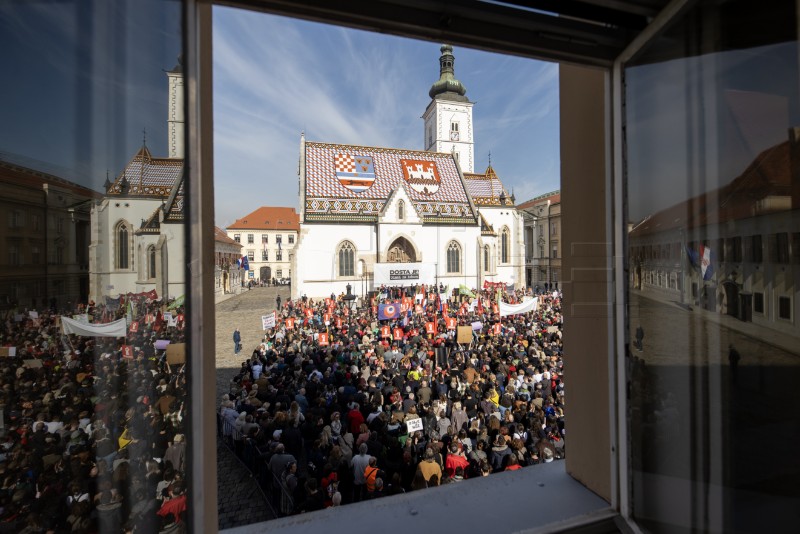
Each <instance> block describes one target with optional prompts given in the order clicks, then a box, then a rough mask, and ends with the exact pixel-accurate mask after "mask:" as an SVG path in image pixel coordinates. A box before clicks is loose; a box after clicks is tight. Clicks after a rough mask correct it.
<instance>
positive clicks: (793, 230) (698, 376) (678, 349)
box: [625, 2, 800, 532]
mask: <svg viewBox="0 0 800 534" xmlns="http://www.w3.org/2000/svg"><path fill="white" fill-rule="evenodd" d="M701 4H703V5H701V6H700V7H698V8H696V10H694V11H691V12H689V13H687V14H686V15H685V17H684V18H682V19H681V20H680V21H679V22H678V23H677V24H675V25H674V27H672V28H671V29H670V30H669V31H668V32H667V33H666V34H665V35H664V37H663V38H662V39H660V40H659V41H658V42H656V43H655V44H654V45H653V46H652V47H651V48H649V49H648V50H646V51H645V52H644V55H643V56H642V57H640V58H637V59H636V61H635V62H633V63H632V64H629V65H628V66H627V68H626V71H625V77H626V87H625V91H626V129H627V132H626V142H627V154H626V157H627V194H628V212H627V217H628V221H629V228H630V230H629V234H628V261H629V286H628V321H629V339H630V345H629V346H630V352H629V358H628V360H629V365H628V373H629V379H630V383H631V390H630V392H631V398H630V405H629V406H630V412H629V418H630V421H629V424H630V441H631V450H632V455H631V458H630V466H631V469H632V475H633V476H632V478H631V487H630V490H631V492H632V500H633V502H632V507H633V511H634V515H635V516H636V518H637V521H638V522H639V524H640V525H642V526H643V527H645V529H646V530H648V531H652V532H684V531H690V530H691V531H714V532H723V531H737V532H738V531H742V532H744V531H748V532H749V531H780V530H783V529H785V528H786V525H789V524H792V523H796V513H795V512H794V510H795V506H796V504H797V502H798V501H797V498H798V493H797V488H796V484H795V483H794V482H793V481H796V480H797V479H798V476H799V475H800V457H798V455H797V454H796V452H795V451H794V450H793V448H792V445H790V444H791V443H795V442H796V413H797V407H798V400H799V399H798V395H797V393H796V387H795V386H794V384H795V383H796V381H797V379H798V378H800V367H798V366H799V365H800V358H798V356H800V354H799V352H800V351H798V347H800V326H798V322H797V313H798V310H800V308H798V299H797V297H798V282H800V219H798V217H797V209H798V207H799V206H800V167H799V166H798V163H799V162H800V159H799V158H798V156H800V145H799V144H798V143H799V142H800V101H799V100H798V67H797V66H798V54H797V43H796V41H795V39H796V29H795V28H794V27H792V22H791V21H793V20H796V19H795V13H794V6H793V5H789V6H788V7H787V6H784V7H783V8H781V9H776V10H775V11H773V12H760V14H761V15H763V17H758V18H757V19H753V20H750V19H749V18H748V17H751V16H752V14H753V13H754V10H755V9H756V8H755V7H754V6H753V4H752V3H750V2H728V3H724V5H722V6H715V7H712V6H710V5H706V4H710V3H701ZM782 5H783V4H782ZM782 11H784V12H782ZM767 21H769V22H767ZM768 23H769V24H772V25H773V29H774V31H772V32H769V33H765V34H762V35H761V37H759V39H760V42H757V41H758V39H755V38H754V37H753V33H752V31H750V30H752V28H753V27H757V26H759V25H762V24H768ZM745 29H746V30H747V31H745ZM711 35H715V36H716V37H717V38H716V39H706V38H707V37H710V36H711Z"/></svg>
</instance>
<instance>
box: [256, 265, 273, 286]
mask: <svg viewBox="0 0 800 534" xmlns="http://www.w3.org/2000/svg"><path fill="white" fill-rule="evenodd" d="M258 277H259V278H260V279H261V281H262V282H266V283H269V281H270V280H271V279H272V268H270V267H262V268H261V270H260V271H259V272H258Z"/></svg>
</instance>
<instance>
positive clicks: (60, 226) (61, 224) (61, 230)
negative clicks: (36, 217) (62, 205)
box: [56, 217, 64, 234]
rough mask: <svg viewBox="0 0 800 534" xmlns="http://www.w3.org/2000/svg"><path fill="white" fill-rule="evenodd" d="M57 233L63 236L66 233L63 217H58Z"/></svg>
mask: <svg viewBox="0 0 800 534" xmlns="http://www.w3.org/2000/svg"><path fill="white" fill-rule="evenodd" d="M56 232H58V233H59V234H63V233H64V218H63V217H58V218H57V219H56Z"/></svg>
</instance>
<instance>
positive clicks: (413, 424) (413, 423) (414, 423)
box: [406, 417, 422, 432]
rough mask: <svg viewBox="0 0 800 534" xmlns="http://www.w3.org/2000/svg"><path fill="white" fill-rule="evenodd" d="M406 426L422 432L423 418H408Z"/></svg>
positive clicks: (409, 429) (411, 429)
mask: <svg viewBox="0 0 800 534" xmlns="http://www.w3.org/2000/svg"><path fill="white" fill-rule="evenodd" d="M406 428H407V429H408V431H409V432H422V418H421V417H415V418H414V419H406Z"/></svg>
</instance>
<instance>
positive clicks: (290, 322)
mask: <svg viewBox="0 0 800 534" xmlns="http://www.w3.org/2000/svg"><path fill="white" fill-rule="evenodd" d="M286 330H294V317H289V318H288V319H286Z"/></svg>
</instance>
